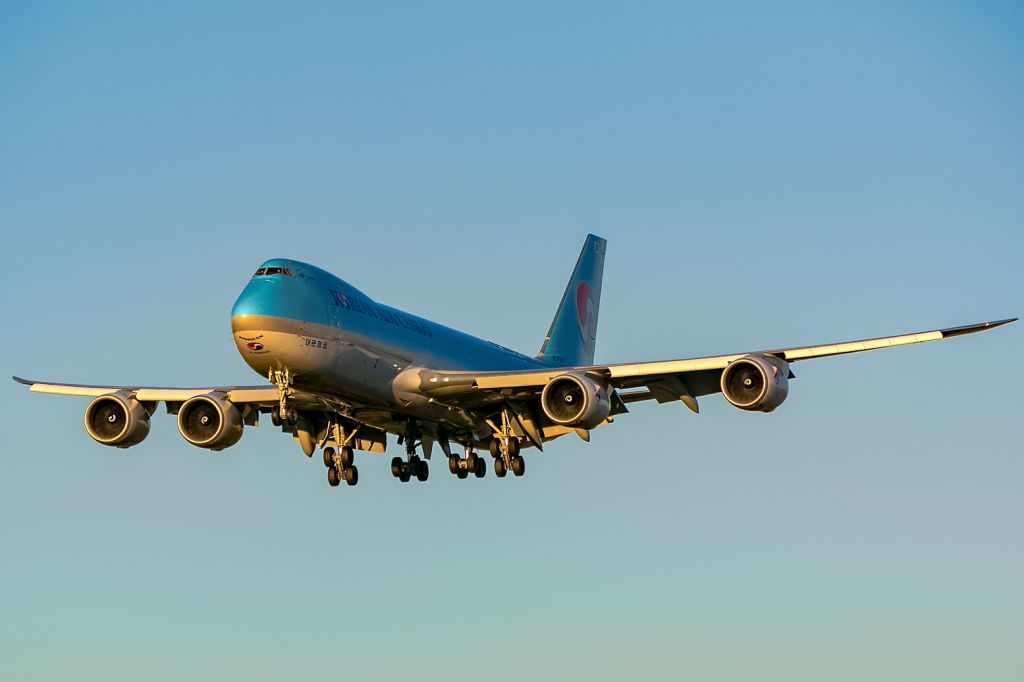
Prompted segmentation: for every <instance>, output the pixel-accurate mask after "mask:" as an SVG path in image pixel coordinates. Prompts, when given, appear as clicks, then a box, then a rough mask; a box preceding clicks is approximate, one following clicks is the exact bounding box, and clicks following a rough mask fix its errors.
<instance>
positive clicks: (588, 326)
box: [576, 282, 597, 344]
mask: <svg viewBox="0 0 1024 682" xmlns="http://www.w3.org/2000/svg"><path fill="white" fill-rule="evenodd" d="M593 307H594V297H593V293H592V292H591V290H590V285H589V284H587V283H586V282H580V285H579V286H578V287H576V320H577V322H579V329H580V338H581V339H583V343H585V344H586V343H589V342H590V340H591V339H593V338H595V337H596V336H597V329H595V328H594V327H596V326H597V320H596V319H595V315H593V313H592V310H593Z"/></svg>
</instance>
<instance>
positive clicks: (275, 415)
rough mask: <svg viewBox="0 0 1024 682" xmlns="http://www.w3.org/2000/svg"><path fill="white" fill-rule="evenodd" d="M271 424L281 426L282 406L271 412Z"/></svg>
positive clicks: (276, 406) (275, 406) (275, 407)
mask: <svg viewBox="0 0 1024 682" xmlns="http://www.w3.org/2000/svg"><path fill="white" fill-rule="evenodd" d="M270 423H271V424H273V425H274V426H281V423H282V422H281V406H280V405H274V408H273V409H272V410H270Z"/></svg>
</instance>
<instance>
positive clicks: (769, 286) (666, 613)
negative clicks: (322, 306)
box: [0, 2, 1024, 682]
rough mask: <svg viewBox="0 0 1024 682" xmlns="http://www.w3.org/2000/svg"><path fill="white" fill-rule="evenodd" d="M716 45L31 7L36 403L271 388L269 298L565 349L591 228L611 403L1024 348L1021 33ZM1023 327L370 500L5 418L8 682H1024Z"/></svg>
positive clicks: (41, 414)
mask: <svg viewBox="0 0 1024 682" xmlns="http://www.w3.org/2000/svg"><path fill="white" fill-rule="evenodd" d="M712 4H713V5H714V7H713V8H712V7H706V6H703V5H704V4H697V5H687V4H684V3H622V4H613V3H579V4H562V5H558V6H552V4H549V3H538V4H530V3H523V2H517V3H503V4H495V5H490V4H484V3H465V4H446V3H430V4H429V7H427V6H425V5H424V4H422V3H407V4H406V3H393V4H392V3H388V4H386V6H385V4H384V3H363V4H359V5H348V4H342V3H322V4H321V3H298V4H297V6H291V5H289V4H288V3H265V4H262V5H260V4H257V3H250V2H238V3H217V4H216V5H214V4H212V3H206V2H202V3H137V2H125V3H100V2H76V3H67V2H49V3H14V2H9V3H4V4H2V5H0V230H2V233H3V236H4V242H3V243H4V247H5V255H6V258H5V259H4V266H5V269H6V272H5V281H6V282H7V284H6V286H5V287H3V289H2V293H0V296H2V301H0V302H2V305H3V309H4V311H5V314H6V321H7V333H6V334H4V337H3V340H2V342H0V343H2V354H0V355H2V362H3V364H4V368H5V370H6V373H7V374H20V375H24V376H29V377H33V378H39V379H49V380H62V381H78V382H85V383H107V382H109V383H138V384H147V383H148V384H150V385H166V384H172V385H174V384H177V385H185V386H188V385H204V384H206V385H210V384H229V383H254V382H257V381H259V379H258V377H256V376H255V375H254V374H253V373H252V372H251V371H250V370H249V369H248V368H247V367H246V366H245V364H244V363H243V362H242V360H241V359H240V358H239V357H238V355H237V353H236V351H235V349H234V346H233V344H232V343H231V340H230V330H229V326H228V312H229V310H230V307H231V304H232V302H233V301H234V297H235V296H236V295H237V293H238V292H239V291H240V290H241V288H242V287H243V286H244V284H245V282H246V280H247V279H248V277H249V276H250V275H251V273H252V271H253V270H255V268H256V267H257V265H258V264H259V263H260V262H261V261H263V260H264V259H266V258H270V257H274V256H282V257H291V258H297V259H301V260H306V261H311V262H314V263H317V264H319V265H321V266H322V267H325V268H327V269H329V270H332V271H333V272H335V273H337V274H338V275H340V276H342V277H344V278H345V279H347V280H349V281H351V282H352V283H353V284H355V285H356V286H358V287H360V288H361V289H363V290H364V291H366V292H367V293H368V294H369V295H370V296H373V297H375V298H377V299H379V300H382V301H384V302H387V303H389V304H391V305H395V306H397V307H399V308H403V309H406V310H411V311H414V312H416V313H418V314H421V315H424V316H426V317H429V318H432V319H435V320H437V321H439V322H443V323H446V324H450V325H452V326H455V327H457V328H460V329H463V330H465V331H468V332H472V333H475V334H480V335H484V336H486V337H488V338H490V339H492V340H494V341H497V342H499V343H502V344H504V345H507V346H510V347H513V348H516V349H519V350H522V351H524V352H535V351H536V349H537V348H538V347H539V345H540V342H541V339H542V337H543V334H544V332H545V331H546V329H547V325H548V323H549V321H550V316H551V314H552V313H553V312H554V308H555V305H556V304H557V302H558V298H559V296H560V295H561V293H562V288H563V286H564V284H565V280H566V279H567V277H568V275H569V271H570V269H571V268H572V265H573V263H574V261H575V258H576V255H577V252H578V249H579V247H580V244H581V243H582V240H583V237H584V235H585V234H586V233H587V232H588V231H589V232H595V233H597V234H600V235H602V236H604V237H606V238H608V240H609V245H608V257H607V263H606V268H605V286H604V302H603V306H602V308H601V323H600V333H599V342H598V349H597V353H598V359H599V360H600V361H629V360H647V359H661V358H671V357H685V356H690V355H700V354H708V353H719V352H734V351H742V350H752V349H757V348H764V347H774V346H779V345H793V344H804V343H818V342H830V341H839V340H846V339H851V338H863V337H865V336H875V335H884V334H893V333H900V332H906V331H918V330H924V329H932V328H935V327H938V326H950V325H957V324H965V323H969V322H975V321H980V320H986V319H997V318H1000V317H1011V316H1017V315H1020V314H1021V313H1024V301H1022V293H1024V274H1022V273H1024V268H1022V265H1021V263H1022V258H1024V191H1022V187H1024V164H1022V158H1024V8H1022V6H1021V5H1020V4H1019V3H1010V2H1006V3H1000V2H971V3H967V2H964V3H939V2H931V3H884V2H883V3H861V2H858V3H850V4H849V5H847V6H828V7H826V6H825V5H826V3H807V4H787V3H783V4H777V3H773V4H772V6H771V8H770V9H769V8H768V7H767V5H766V4H765V3H739V4H731V3H729V4H727V3H712ZM828 4H829V5H832V3H828ZM894 4H898V7H894V6H893V5H894ZM1022 329H1024V327H1022V326H1021V324H1020V323H1018V324H1017V325H1014V326H1011V327H1007V328H1004V329H1000V330H997V331H994V332H991V333H988V334H982V335H978V336H971V337H966V338H962V339H956V340H953V341H947V342H942V343H935V344H926V345H923V346H915V347H909V348H902V349H896V350H892V351H885V352H878V353H870V354H862V355H856V356H848V357H842V358H836V359H832V360H823V361H817V362H811V363H803V364H799V365H797V366H796V367H795V372H796V374H797V377H798V379H797V380H796V381H794V382H793V383H792V385H791V389H792V390H791V393H790V398H789V400H788V401H787V403H786V404H785V405H784V406H782V408H780V409H779V410H778V411H777V412H775V413H773V414H772V415H761V414H746V413H743V412H741V411H739V410H736V409H733V408H731V407H729V406H728V405H726V404H725V403H724V401H723V400H722V399H721V397H720V396H709V397H706V398H704V399H703V400H702V404H701V406H702V410H701V414H700V415H699V416H697V415H693V414H691V413H689V412H688V411H687V410H686V409H685V408H684V407H682V406H681V405H664V406H656V405H639V406H635V407H634V409H633V413H632V414H630V415H625V416H622V417H620V418H619V419H617V420H616V424H615V425H614V426H613V427H611V428H603V429H600V430H599V431H596V432H595V433H594V437H593V442H592V443H591V444H590V445H589V446H585V445H584V444H583V443H582V442H581V441H579V440H578V439H576V438H574V437H573V438H565V439H562V440H560V441H558V442H557V443H552V444H551V445H550V446H549V447H548V448H547V449H546V451H545V452H544V453H543V454H533V455H532V456H530V457H529V459H528V462H529V471H528V473H527V476H526V477H524V478H522V479H505V480H500V481H499V480H497V479H495V478H494V477H493V473H491V472H489V473H488V477H487V478H486V479H484V480H482V481H478V480H475V479H472V480H466V481H459V480H457V479H455V478H454V477H451V476H450V475H448V474H447V472H446V471H445V468H444V465H443V464H442V463H441V462H438V461H436V460H435V464H434V465H433V468H432V474H431V479H430V481H428V482H427V483H426V484H421V485H416V484H406V485H402V484H400V483H398V482H397V481H395V480H394V479H392V478H391V476H390V475H389V473H388V471H387V467H388V464H387V462H388V459H389V458H390V453H391V451H392V450H394V451H397V450H398V448H397V447H395V444H394V443H393V442H392V443H391V447H390V448H389V455H388V456H387V457H382V456H374V455H365V456H362V457H361V458H360V471H361V474H362V476H361V481H360V484H359V486H358V487H356V488H354V489H346V488H344V487H343V488H342V489H332V488H329V487H328V486H327V484H326V481H325V480H324V478H325V477H324V470H323V467H322V466H321V465H320V463H319V462H317V461H316V460H315V459H314V460H313V461H309V460H307V459H306V458H305V457H303V456H302V454H301V453H300V451H299V448H298V447H297V445H295V444H294V443H293V442H292V441H291V440H290V439H289V438H287V437H286V436H285V435H284V434H281V433H277V432H275V431H274V429H273V428H272V427H270V424H269V420H267V421H265V422H264V423H263V424H262V425H261V427H260V428H259V429H257V430H251V431H247V433H246V434H245V436H244V438H243V439H242V441H241V442H240V443H239V444H238V445H237V446H235V447H234V448H232V449H230V450H227V451H224V452H221V453H210V452H207V451H205V450H201V449H197V448H194V447H191V446H189V445H188V444H186V443H185V442H184V441H183V440H182V439H181V438H180V436H179V435H178V434H177V432H176V429H175V424H174V420H173V418H172V417H169V416H167V415H162V414H161V415H158V416H157V417H156V418H155V419H154V425H153V432H152V434H151V436H150V437H149V439H148V440H147V441H146V442H145V443H143V444H142V445H141V446H139V447H137V448H135V449H132V450H128V451H121V450H115V449H108V448H105V447H103V446H100V445H98V444H96V443H94V442H92V441H91V440H90V439H89V438H88V436H87V435H86V434H85V432H84V430H83V428H82V411H83V410H84V408H85V405H86V400H84V399H78V398H61V397H57V396H38V395H31V394H29V393H28V392H27V391H25V390H24V389H23V387H20V386H17V385H15V384H14V383H12V382H7V383H4V384H2V386H3V388H2V390H0V410H2V412H3V414H4V416H5V419H4V422H5V424H6V425H5V426H4V427H2V428H0V462H2V474H0V548H2V549H0V678H3V679H5V680H37V679H38V680H67V679H104V680H117V679H123V680H136V679H166V680H179V679H187V678H197V679H229V678H241V677H245V678H247V679H252V680H278V679H295V678H298V677H300V676H310V677H312V676H316V677H320V678H336V677H341V676H342V675H346V676H349V677H350V678H351V679H359V680H371V679H381V680H393V679H399V678H402V677H412V676H413V675H415V676H416V678H417V679H422V680H450V679H472V680H479V679H498V680H521V679H567V680H621V679H656V680H662V679H691V680H701V681H718V680H722V681H730V682H731V681H747V680H750V681H758V682H761V681H764V680H785V681H786V682H794V681H802V680H806V681H808V682H812V681H813V682H821V681H822V680H849V681H851V682H852V681H857V682H863V681H864V680H900V681H909V680H913V681H917V680H920V681H922V682H924V681H928V682H941V681H944V680H949V681H957V682H960V681H963V680H986V681H987V682H1002V681H1006V682H1009V681H1010V680H1014V681H1015V680H1020V679H1022V676H1024V580H1022V576H1024V543H1022V542H1021V537H1022V528H1024V495H1022V492H1021V491H1022V484H1024V461H1022V454H1024V447H1022V445H1021V436H1020V434H1021V426H1020V424H1021V420H1022V418H1021V400H1020V394H1021V386H1022V380H1024V370H1022V364H1024V360H1022V354H1021V351H1022V338H1024V337H1022Z"/></svg>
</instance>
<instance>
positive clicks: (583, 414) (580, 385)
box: [540, 373, 612, 430]
mask: <svg viewBox="0 0 1024 682" xmlns="http://www.w3.org/2000/svg"><path fill="white" fill-rule="evenodd" d="M540 405H541V408H543V410H544V414H545V415H547V417H548V419H550V420H551V421H553V422H554V423H556V424H561V425H562V426H572V427H576V428H581V429H587V430H589V429H592V428H594V427H595V426H597V425H598V424H600V423H601V422H603V421H604V420H605V419H607V418H608V413H609V412H611V409H612V403H611V399H610V398H609V397H608V389H607V387H605V385H604V384H602V383H601V382H599V381H596V380H594V379H593V378H591V377H589V376H587V375H585V374H577V373H570V374H562V375H559V376H557V377H555V378H554V379H552V380H551V381H549V382H548V384H547V386H545V387H544V391H543V392H542V393H541V394H540Z"/></svg>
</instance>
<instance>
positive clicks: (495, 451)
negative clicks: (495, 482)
mask: <svg viewBox="0 0 1024 682" xmlns="http://www.w3.org/2000/svg"><path fill="white" fill-rule="evenodd" d="M487 449H488V450H489V451H490V453H491V457H495V458H497V456H498V455H500V454H501V443H499V442H498V439H497V438H492V439H491V442H490V443H488V444H487Z"/></svg>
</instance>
